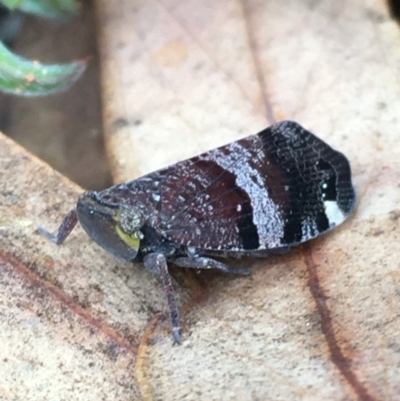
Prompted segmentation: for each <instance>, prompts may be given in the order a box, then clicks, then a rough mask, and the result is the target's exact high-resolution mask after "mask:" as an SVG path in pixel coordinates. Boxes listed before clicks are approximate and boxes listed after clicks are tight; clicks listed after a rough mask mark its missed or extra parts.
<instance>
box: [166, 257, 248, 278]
mask: <svg viewBox="0 0 400 401" xmlns="http://www.w3.org/2000/svg"><path fill="white" fill-rule="evenodd" d="M172 263H174V264H175V265H177V266H180V267H190V268H192V269H218V270H222V271H223V272H226V273H232V274H241V275H243V276H248V275H249V274H250V271H249V270H248V269H235V268H233V267H230V266H228V265H226V264H225V263H222V262H219V261H218V260H215V259H211V258H205V257H194V258H188V257H182V258H176V259H174V260H173V261H172Z"/></svg>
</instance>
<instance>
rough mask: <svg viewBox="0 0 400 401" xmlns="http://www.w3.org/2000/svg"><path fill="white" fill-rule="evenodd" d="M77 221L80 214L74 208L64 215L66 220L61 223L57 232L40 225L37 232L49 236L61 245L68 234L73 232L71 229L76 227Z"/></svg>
mask: <svg viewBox="0 0 400 401" xmlns="http://www.w3.org/2000/svg"><path fill="white" fill-rule="evenodd" d="M77 222H78V216H77V215H76V210H75V209H73V210H71V211H70V212H69V213H68V214H67V215H66V216H65V217H64V220H63V221H62V223H61V224H60V227H59V228H58V231H57V233H55V234H53V233H51V232H49V231H47V230H45V229H44V228H42V227H39V228H38V229H37V232H38V233H40V234H42V235H44V236H45V237H47V238H48V239H49V240H50V241H52V242H54V243H55V244H57V245H60V244H62V243H63V242H64V241H65V239H66V238H67V237H68V235H69V234H71V231H72V230H73V229H74V227H75V226H76V223H77Z"/></svg>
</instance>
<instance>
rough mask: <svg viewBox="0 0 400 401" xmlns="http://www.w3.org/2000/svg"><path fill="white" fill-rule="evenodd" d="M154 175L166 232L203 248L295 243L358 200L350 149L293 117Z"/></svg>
mask: <svg viewBox="0 0 400 401" xmlns="http://www.w3.org/2000/svg"><path fill="white" fill-rule="evenodd" d="M154 174H157V177H158V178H159V179H160V184H159V185H160V188H159V192H158V194H159V196H160V199H159V202H160V209H159V210H160V216H159V217H160V221H159V224H160V230H161V231H162V233H163V235H164V236H166V237H167V238H168V239H169V240H171V241H173V242H175V243H178V244H182V245H187V246H193V247H196V248H200V249H209V250H230V251H249V250H256V249H273V248H280V247H285V246H290V245H296V244H299V243H301V242H304V241H306V240H309V239H311V238H314V237H316V236H318V235H319V234H321V233H323V232H325V231H327V230H329V229H331V228H333V227H334V226H336V225H337V224H340V223H341V222H342V221H343V220H344V219H345V218H346V217H347V216H348V215H349V214H350V212H351V211H352V209H353V207H354V203H355V193H354V189H353V186H352V183H351V172H350V166H349V162H348V161H347V159H346V158H345V156H344V155H342V154H341V153H339V152H337V151H335V150H333V149H332V148H331V147H330V146H329V145H327V144H326V143H325V142H323V141H322V140H320V139H319V138H317V137H316V136H314V135H313V134H311V133H310V132H308V131H306V130H305V129H303V128H302V127H301V126H300V125H299V124H297V123H295V122H292V121H285V122H281V123H278V124H274V125H272V126H271V127H269V128H267V129H265V130H264V131H262V132H260V133H259V134H256V135H253V136H250V137H247V138H244V139H242V140H239V141H236V142H233V143H231V144H229V145H226V146H223V147H220V148H217V149H214V150H211V151H209V152H206V153H204V154H202V155H200V156H197V157H193V158H191V159H188V160H185V161H183V162H180V163H177V164H175V165H173V166H171V167H168V168H166V169H164V170H160V171H158V172H157V173H154ZM150 176H152V175H150Z"/></svg>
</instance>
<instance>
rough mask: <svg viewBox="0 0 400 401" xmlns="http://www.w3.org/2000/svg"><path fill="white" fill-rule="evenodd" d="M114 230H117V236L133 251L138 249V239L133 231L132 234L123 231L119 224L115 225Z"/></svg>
mask: <svg viewBox="0 0 400 401" xmlns="http://www.w3.org/2000/svg"><path fill="white" fill-rule="evenodd" d="M115 230H116V231H117V234H118V236H119V237H120V238H121V239H122V241H124V242H125V244H126V245H128V246H129V247H130V248H132V249H134V250H135V251H138V250H139V246H140V239H139V238H137V237H136V235H135V233H133V234H126V233H124V232H123V231H122V229H121V228H120V226H119V225H116V226H115Z"/></svg>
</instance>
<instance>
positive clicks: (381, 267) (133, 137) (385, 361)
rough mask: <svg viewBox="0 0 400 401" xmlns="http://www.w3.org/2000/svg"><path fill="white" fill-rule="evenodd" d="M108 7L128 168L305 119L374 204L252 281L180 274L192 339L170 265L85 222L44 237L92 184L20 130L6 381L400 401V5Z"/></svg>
mask: <svg viewBox="0 0 400 401" xmlns="http://www.w3.org/2000/svg"><path fill="white" fill-rule="evenodd" d="M98 15H99V22H100V24H99V26H101V29H102V40H101V49H102V50H101V51H102V56H103V67H104V68H103V71H104V92H105V111H106V113H105V124H106V127H107V131H108V132H107V138H106V139H107V144H108V148H109V151H110V154H111V156H112V161H113V171H114V174H115V177H116V178H117V180H126V179H132V178H135V177H137V176H139V175H141V174H143V173H146V172H149V171H152V170H154V169H156V168H159V167H162V166H165V165H166V164H169V163H173V162H176V161H179V160H181V159H183V158H185V157H189V156H191V155H194V154H196V153H199V152H201V151H204V150H207V149H210V148H213V147H215V146H218V145H221V144H223V143H227V142H229V141H231V140H234V139H236V138H239V137H242V136H245V135H248V134H251V133H255V132H257V131H258V130H260V129H262V128H263V127H264V126H266V125H268V124H269V123H270V122H271V118H274V119H276V120H280V119H287V118H289V119H294V120H297V121H299V122H300V123H301V124H302V125H304V126H305V127H306V128H308V129H310V130H312V131H314V132H316V133H318V134H319V135H320V136H321V137H322V138H324V139H325V140H326V141H328V142H329V143H330V144H332V145H333V146H334V147H336V148H338V149H340V150H342V151H343V152H344V153H345V154H346V155H347V156H348V157H349V159H350V160H351V163H352V167H353V171H354V179H355V185H356V188H357V193H358V197H359V202H358V207H357V210H356V213H355V215H354V217H353V218H351V219H350V220H349V221H348V222H346V223H345V224H344V225H343V226H341V227H339V228H338V229H336V230H334V231H333V232H332V233H330V234H328V235H326V236H324V237H322V238H320V239H318V240H316V241H313V242H312V243H310V244H309V245H307V246H303V247H300V248H298V249H295V250H293V251H292V252H291V253H289V254H287V255H284V256H280V257H278V256H277V257H271V258H269V259H268V260H265V261H258V262H257V263H252V262H250V261H249V263H252V275H251V276H250V277H249V278H232V277H227V276H226V275H220V274H214V273H210V274H201V275H199V276H196V275H195V274H193V272H187V274H185V273H180V271H179V270H178V271H175V274H176V278H177V281H178V283H179V285H177V286H176V288H177V290H178V294H179V298H180V304H181V305H182V312H183V316H182V324H183V341H182V344H181V345H180V346H179V347H174V346H172V341H171V337H170V327H169V323H168V321H166V320H165V319H163V317H162V315H160V312H164V311H165V301H164V297H163V293H162V289H161V286H160V285H159V283H158V282H157V279H156V278H155V277H153V276H151V275H150V274H149V273H147V272H145V271H144V270H143V269H141V268H140V267H139V266H133V267H132V266H131V265H126V264H122V263H120V262H118V261H117V260H115V259H114V258H113V257H112V256H110V255H108V254H107V253H106V252H105V251H103V250H101V249H99V248H98V247H97V246H96V245H94V244H93V243H91V242H90V240H89V239H88V238H87V237H86V236H85V234H84V233H83V232H82V230H78V229H77V230H76V231H74V233H73V234H72V235H71V237H70V238H68V241H67V242H66V243H65V244H64V245H63V246H61V247H56V246H54V245H53V244H51V243H48V242H47V241H46V240H45V239H43V238H41V237H40V236H38V235H37V234H35V233H34V229H35V227H37V226H38V225H45V226H46V227H47V228H52V227H54V228H55V227H56V224H57V222H58V221H59V219H61V217H62V215H63V214H65V213H66V212H67V211H68V210H69V209H70V208H71V207H73V205H74V201H75V200H76V197H77V194H78V193H79V191H80V190H79V188H77V187H75V186H73V185H72V184H71V183H69V182H67V181H66V180H63V179H60V176H59V175H58V174H56V173H54V172H52V171H51V170H50V169H49V168H47V167H46V166H44V165H43V164H41V163H40V162H38V161H37V160H34V159H31V158H30V157H29V156H28V155H27V154H26V153H25V152H24V151H23V150H21V149H20V148H18V147H17V146H16V145H13V144H12V143H11V142H10V141H8V140H6V139H3V138H2V139H1V140H0V141H1V142H0V176H1V179H0V186H1V190H0V216H1V217H0V230H1V231H0V250H1V251H0V268H1V270H2V272H1V277H2V288H3V289H4V290H3V291H2V292H1V293H0V294H1V295H0V296H1V297H2V299H1V302H0V305H1V313H2V316H3V318H2V319H1V326H0V327H1V331H0V341H1V344H2V347H0V369H1V371H2V375H0V394H2V393H3V394H5V397H4V398H5V399H24V400H46V399H60V400H72V399H74V400H75V399H84V400H91V399H93V400H99V399H102V398H104V399H107V400H114V399H115V400H125V399H126V400H128V399H129V400H132V399H135V400H136V399H143V400H153V399H154V400H155V399H159V400H178V399H187V400H269V399H271V400H321V399H322V400H328V399H329V400H357V399H362V400H396V399H397V398H398V395H399V394H400V384H399V383H400V380H399V375H400V372H399V368H398V366H399V365H400V343H399V334H400V318H399V310H400V308H399V306H400V305H399V303H400V299H399V288H400V273H399V271H400V270H399V246H398V243H399V236H400V234H399V219H400V209H399V207H398V203H399V197H400V189H399V188H400V185H399V184H400V162H399V160H398V157H397V153H398V150H397V142H398V138H399V134H398V127H397V119H398V116H399V115H400V113H399V112H400V104H399V103H400V100H399V96H398V82H397V81H398V78H397V75H398V71H397V69H398V68H397V64H396V63H397V60H398V58H399V53H400V50H399V48H400V46H399V43H400V35H399V28H398V26H397V25H396V23H395V22H393V21H392V20H391V19H390V18H389V17H388V13H387V10H386V9H385V4H384V3H383V2H379V1H372V0H370V1H367V2H365V1H364V2H362V1H361V0H351V1H347V2H345V1H337V2H330V1H328V0H324V1H319V2H316V1H302V2H298V1H289V2H272V1H264V2H263V1H260V2H258V3H256V2H247V3H244V2H236V3H235V2H230V3H229V4H228V2H213V1H211V0H207V1H202V2H194V1H180V2H178V1H159V2H152V1H144V0H142V1H141V2H138V1H136V2H132V1H120V2H109V1H106V0H102V1H101V0H99V2H98ZM266 116H268V118H267V117H266ZM246 263H247V261H246ZM207 273H208V272H207Z"/></svg>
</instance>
